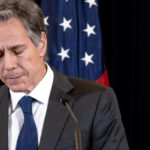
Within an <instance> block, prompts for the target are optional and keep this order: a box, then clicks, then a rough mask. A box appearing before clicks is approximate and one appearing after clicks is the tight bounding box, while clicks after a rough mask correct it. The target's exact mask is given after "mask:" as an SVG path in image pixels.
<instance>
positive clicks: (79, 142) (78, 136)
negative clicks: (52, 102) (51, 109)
mask: <svg viewBox="0 0 150 150" xmlns="http://www.w3.org/2000/svg"><path fill="white" fill-rule="evenodd" d="M60 103H62V104H63V105H65V106H66V108H67V109H68V111H69V113H70V115H71V117H72V119H73V120H74V122H75V143H76V150H83V149H82V136H81V131H80V127H79V123H78V119H77V118H76V116H75V114H74V113H73V111H72V109H71V107H70V105H69V103H68V100H67V99H62V98H61V99H60Z"/></svg>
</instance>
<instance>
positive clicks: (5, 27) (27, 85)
mask: <svg viewBox="0 0 150 150" xmlns="http://www.w3.org/2000/svg"><path fill="white" fill-rule="evenodd" d="M46 42H47V41H46V36H45V34H44V33H42V36H41V42H40V43H39V46H38V47H36V46H35V45H34V44H33V42H32V41H31V39H30V38H29V37H28V36H27V34H26V31H25V29H24V26H23V25H22V24H21V22H20V21H19V20H18V19H11V20H9V21H8V22H5V23H3V22H0V79H1V80H2V81H3V82H4V83H5V84H6V85H7V86H8V87H9V88H10V89H11V90H12V91H14V92H25V93H29V92H30V91H31V90H33V88H34V87H35V86H36V85H37V84H38V83H39V82H40V80H41V79H42V78H43V77H44V75H45V73H46V67H45V65H44V61H43V57H44V54H45V51H46V44H47V43H46Z"/></svg>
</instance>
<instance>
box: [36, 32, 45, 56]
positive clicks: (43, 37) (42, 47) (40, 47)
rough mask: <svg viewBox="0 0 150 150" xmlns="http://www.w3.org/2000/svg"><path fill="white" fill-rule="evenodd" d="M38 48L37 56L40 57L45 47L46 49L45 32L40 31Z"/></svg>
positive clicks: (43, 53) (43, 54)
mask: <svg viewBox="0 0 150 150" xmlns="http://www.w3.org/2000/svg"><path fill="white" fill-rule="evenodd" d="M38 49H39V56H40V57H41V58H44V56H45V53H46V49H47V36H46V33H45V32H42V33H41V40H40V44H39V46H38Z"/></svg>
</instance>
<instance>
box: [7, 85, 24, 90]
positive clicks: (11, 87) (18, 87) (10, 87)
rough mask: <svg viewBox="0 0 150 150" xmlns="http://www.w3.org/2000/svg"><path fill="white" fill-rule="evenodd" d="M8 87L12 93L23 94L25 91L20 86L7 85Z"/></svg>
mask: <svg viewBox="0 0 150 150" xmlns="http://www.w3.org/2000/svg"><path fill="white" fill-rule="evenodd" d="M8 87H9V89H11V90H12V91H13V92H24V91H25V88H24V86H21V85H11V86H9V85H8Z"/></svg>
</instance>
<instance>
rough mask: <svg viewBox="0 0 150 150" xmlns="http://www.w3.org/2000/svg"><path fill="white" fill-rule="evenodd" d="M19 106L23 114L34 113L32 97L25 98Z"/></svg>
mask: <svg viewBox="0 0 150 150" xmlns="http://www.w3.org/2000/svg"><path fill="white" fill-rule="evenodd" d="M19 105H20V107H21V109H22V111H23V113H32V97H30V96H24V97H22V98H21V99H20V101H19Z"/></svg>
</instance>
